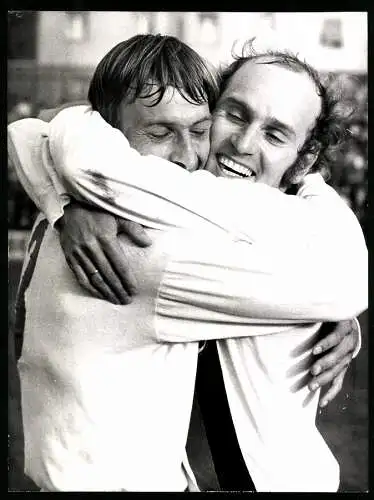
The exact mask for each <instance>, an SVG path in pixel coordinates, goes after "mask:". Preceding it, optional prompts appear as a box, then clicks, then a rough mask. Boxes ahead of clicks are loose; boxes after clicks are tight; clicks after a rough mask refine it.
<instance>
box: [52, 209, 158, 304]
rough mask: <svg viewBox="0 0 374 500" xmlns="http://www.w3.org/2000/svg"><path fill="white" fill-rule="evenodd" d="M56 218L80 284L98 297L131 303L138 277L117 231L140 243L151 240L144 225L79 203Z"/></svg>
mask: <svg viewBox="0 0 374 500" xmlns="http://www.w3.org/2000/svg"><path fill="white" fill-rule="evenodd" d="M64 210H65V211H64V215H63V217H62V218H61V219H60V220H59V221H57V223H56V226H57V228H58V229H59V230H60V242H61V246H62V249H63V251H64V254H65V257H66V260H67V263H68V265H69V267H70V268H71V270H72V271H73V272H74V274H75V276H76V278H77V280H78V282H79V284H80V285H81V286H82V287H83V288H85V289H86V290H88V291H89V292H91V294H92V295H94V296H95V297H98V298H102V299H106V300H109V301H110V302H112V303H114V304H128V303H130V302H131V300H132V296H133V295H135V293H136V282H135V278H134V276H133V275H132V273H131V270H130V269H129V268H128V264H127V262H126V255H125V253H124V251H123V248H122V247H121V246H120V245H119V242H118V238H117V234H118V232H125V233H126V234H127V235H128V236H129V237H130V239H131V240H132V241H133V242H134V243H135V244H137V245H138V246H142V247H145V246H149V245H150V244H151V243H152V242H151V240H150V238H149V237H148V235H147V234H146V232H145V231H144V229H143V228H142V226H140V225H139V224H136V223H133V222H130V221H124V220H122V219H119V218H116V217H114V216H113V215H111V214H109V213H107V212H102V211H99V210H94V209H92V208H91V207H86V206H84V205H80V204H77V203H71V204H69V205H67V206H66V207H65V209H64Z"/></svg>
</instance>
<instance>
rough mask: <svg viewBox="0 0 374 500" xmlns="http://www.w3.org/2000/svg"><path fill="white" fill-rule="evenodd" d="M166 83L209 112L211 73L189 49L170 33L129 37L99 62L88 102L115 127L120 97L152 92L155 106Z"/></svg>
mask: <svg viewBox="0 0 374 500" xmlns="http://www.w3.org/2000/svg"><path fill="white" fill-rule="evenodd" d="M150 83H155V84H156V85H157V89H156V90H155V88H154V86H153V85H150ZM168 86H171V87H175V88H176V89H177V91H178V92H179V93H180V94H181V95H182V96H183V97H184V98H185V99H186V100H187V101H189V102H191V103H193V104H203V103H205V102H207V103H208V105H209V108H210V110H211V111H212V110H213V109H214V107H215V105H216V101H217V98H218V95H219V86H218V76H217V74H216V73H215V71H214V70H213V68H212V67H210V66H208V63H207V62H206V61H204V59H203V58H202V57H200V56H199V54H198V53H197V52H195V51H194V50H193V49H192V48H191V47H189V46H188V45H186V44H185V43H183V42H182V41H180V40H178V38H175V37H173V36H163V35H150V34H146V35H135V36H133V37H132V38H129V39H128V40H125V41H123V42H120V43H119V44H118V45H116V46H115V47H113V48H112V49H111V50H110V51H109V52H108V53H107V54H106V55H105V56H104V58H103V59H102V60H101V61H100V62H99V64H98V66H97V68H96V70H95V73H94V75H93V77H92V80H91V83H90V87H89V90H88V100H89V101H90V103H91V106H92V108H93V109H94V110H96V111H98V112H99V113H100V114H101V115H102V117H103V118H104V119H105V120H106V121H107V122H108V123H110V124H111V125H112V126H113V127H116V128H119V126H120V113H119V111H120V104H121V103H122V101H123V99H126V100H127V102H134V101H135V99H137V98H145V97H150V96H153V95H155V96H157V99H155V102H154V103H153V104H152V106H155V105H157V104H158V103H159V102H160V101H161V99H162V98H163V96H164V93H165V91H166V88H167V87H168Z"/></svg>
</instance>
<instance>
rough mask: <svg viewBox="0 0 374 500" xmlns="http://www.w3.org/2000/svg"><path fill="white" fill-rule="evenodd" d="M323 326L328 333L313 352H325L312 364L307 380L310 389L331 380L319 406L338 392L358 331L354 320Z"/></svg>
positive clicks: (350, 358)
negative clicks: (309, 377)
mask: <svg viewBox="0 0 374 500" xmlns="http://www.w3.org/2000/svg"><path fill="white" fill-rule="evenodd" d="M324 327H325V328H326V327H327V328H329V329H330V333H329V334H328V335H327V336H325V337H324V338H323V339H322V340H320V341H319V342H318V343H317V344H316V345H315V346H314V349H313V354H314V355H320V354H321V353H325V354H323V355H322V356H319V358H318V359H317V361H316V362H315V363H314V364H313V365H312V367H311V369H310V371H311V374H312V379H311V381H310V382H309V389H310V390H312V391H313V390H316V389H317V388H318V387H321V386H324V385H326V384H328V383H329V382H332V383H331V387H330V388H329V389H328V391H327V392H326V394H325V395H324V396H323V397H322V398H321V400H320V403H319V404H320V406H321V407H324V406H326V405H327V404H328V403H329V402H330V401H332V400H333V399H334V398H335V396H336V395H337V394H338V393H339V392H340V390H341V388H342V386H343V380H344V376H345V373H346V371H347V369H348V366H349V364H350V362H351V361H352V357H353V352H354V349H355V347H356V344H357V333H358V331H357V325H356V322H355V321H354V320H347V321H340V322H339V323H327V324H326V323H324V325H323V326H322V328H324Z"/></svg>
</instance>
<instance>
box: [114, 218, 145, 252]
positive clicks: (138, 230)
mask: <svg viewBox="0 0 374 500" xmlns="http://www.w3.org/2000/svg"><path fill="white" fill-rule="evenodd" d="M117 231H118V233H124V234H126V235H127V236H128V237H129V238H130V239H131V241H133V242H134V243H135V244H136V245H138V246H140V247H148V246H150V245H152V240H151V238H150V237H149V236H148V234H147V232H146V231H145V229H144V228H143V226H142V225H141V224H138V223H137V222H132V221H130V220H125V219H120V218H117Z"/></svg>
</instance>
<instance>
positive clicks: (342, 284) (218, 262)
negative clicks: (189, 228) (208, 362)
mask: <svg viewBox="0 0 374 500" xmlns="http://www.w3.org/2000/svg"><path fill="white" fill-rule="evenodd" d="M178 238H179V242H178V244H177V245H178V246H177V248H178V250H175V247H174V253H173V256H172V258H171V260H170V262H169V263H168V265H167V266H166V269H165V272H164V275H163V280H162V283H161V286H160V290H159V293H158V297H157V311H158V315H159V317H160V318H162V320H163V321H164V322H168V321H174V322H176V323H179V322H180V323H183V322H187V324H190V325H191V327H190V328H183V329H181V331H179V333H176V331H178V330H179V328H178V325H176V326H175V328H174V330H171V334H172V336H173V338H174V341H182V340H181V338H180V336H181V335H182V331H183V335H184V341H196V340H204V339H205V338H226V337H232V336H234V335H233V331H234V332H235V336H251V335H262V334H268V333H274V332H278V331H281V330H282V329H284V328H285V327H286V326H287V325H288V326H289V325H292V324H295V323H314V322H324V321H338V320H341V319H348V318H351V317H353V316H355V315H357V314H358V313H360V312H361V311H362V310H364V309H365V308H366V304H367V287H365V284H364V283H362V282H361V283H359V282H358V281H357V282H355V283H352V287H353V289H354V290H355V293H352V292H351V291H349V290H347V288H348V289H349V287H347V283H346V278H345V276H344V273H342V272H340V274H339V275H335V276H332V275H331V276H330V275H327V276H326V283H327V284H326V285H325V283H324V282H322V283H321V280H320V279H319V277H316V275H315V273H313V272H310V271H309V269H308V266H306V265H304V266H303V267H300V268H298V272H297V273H289V272H288V269H289V266H290V264H291V263H290V262H287V261H285V262H284V263H283V264H284V265H278V264H277V263H275V262H274V260H273V259H272V258H271V256H269V255H268V254H267V253H266V250H265V249H262V248H260V247H259V246H258V245H255V244H254V245H248V244H246V243H244V242H242V243H234V242H232V241H230V240H229V238H216V239H214V238H212V237H210V238H206V237H205V238H204V236H203V235H199V236H198V237H197V238H196V240H195V243H194V235H193V234H190V235H186V237H185V238H184V239H182V238H181V237H180V236H179V235H178ZM325 272H326V273H328V270H327V268H326V269H325ZM329 281H331V283H334V287H333V286H332V285H330V284H329V283H328V282H329ZM195 322H198V323H199V324H201V325H202V327H201V328H199V329H196V328H193V325H194V323H195ZM204 325H209V328H205V326H204ZM282 325H283V326H282ZM226 326H236V327H239V328H235V329H234V330H232V329H227V328H226ZM279 327H280V328H279ZM167 331H168V330H167ZM164 335H165V336H164V337H162V340H165V341H167V340H169V341H170V339H168V338H167V335H166V334H164ZM196 335H198V336H199V338H196ZM212 336H213V337H212ZM176 339H179V340H176Z"/></svg>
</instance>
